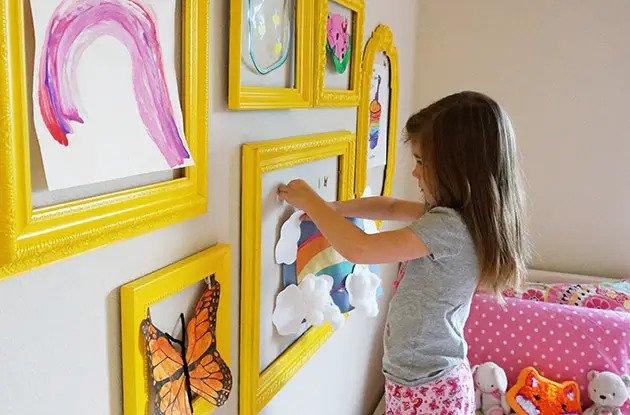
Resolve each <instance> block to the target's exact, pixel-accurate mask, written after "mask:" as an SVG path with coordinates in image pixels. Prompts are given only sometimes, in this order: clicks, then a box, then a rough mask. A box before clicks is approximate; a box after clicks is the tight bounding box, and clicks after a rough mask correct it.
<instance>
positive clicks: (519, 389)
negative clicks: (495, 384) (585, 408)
mask: <svg viewBox="0 0 630 415" xmlns="http://www.w3.org/2000/svg"><path fill="white" fill-rule="evenodd" d="M507 399H508V403H509V404H510V406H511V407H512V409H514V411H515V412H516V413H517V414H518V415H541V414H545V415H579V414H581V413H582V408H581V406H580V390H579V388H578V385H577V383H575V382H565V383H562V384H560V383H556V382H553V381H551V380H549V379H545V378H543V377H542V376H540V375H539V374H538V372H537V371H536V369H534V368H527V369H525V370H523V372H521V375H520V376H519V379H518V382H517V384H516V385H515V386H514V387H512V388H511V389H510V390H509V392H508V393H507Z"/></svg>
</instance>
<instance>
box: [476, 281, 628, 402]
mask: <svg viewBox="0 0 630 415" xmlns="http://www.w3.org/2000/svg"><path fill="white" fill-rule="evenodd" d="M506 302H507V304H506V305H504V306H501V305H500V304H498V302H497V300H496V299H495V298H494V297H492V296H489V295H487V294H476V295H475V297H474V298H473V303H472V308H471V312H470V317H469V319H468V322H467V323H466V328H465V331H464V333H465V337H466V341H467V342H468V346H469V350H468V359H469V360H470V364H471V365H477V364H481V363H484V362H489V361H493V362H495V363H497V364H498V365H499V366H501V367H502V368H503V369H505V372H506V374H507V377H508V382H509V385H510V386H512V385H514V383H515V382H516V380H517V378H518V375H519V373H520V372H521V370H523V369H524V368H526V367H528V366H533V367H534V368H536V369H537V370H538V371H539V372H540V373H541V374H542V375H543V376H545V377H547V378H548V379H552V380H555V381H558V382H562V381H567V380H575V381H576V382H577V383H578V384H579V385H580V391H581V395H582V403H583V404H584V405H590V404H591V403H590V400H589V399H588V391H587V386H588V380H587V378H586V375H587V374H588V372H589V371H590V370H593V369H595V370H600V371H610V372H613V373H617V374H624V373H628V374H630V360H629V357H630V313H619V312H614V311H607V310H594V309H588V308H583V307H567V306H566V305H560V304H548V303H540V302H533V301H527V300H521V299H516V298H507V299H506ZM623 408H624V410H623V413H624V414H626V413H627V414H630V403H626V406H624V407H623Z"/></svg>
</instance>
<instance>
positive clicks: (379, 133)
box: [367, 63, 390, 168]
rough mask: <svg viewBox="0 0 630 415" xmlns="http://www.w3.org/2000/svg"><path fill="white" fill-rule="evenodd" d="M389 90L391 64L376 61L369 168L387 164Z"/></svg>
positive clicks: (371, 105)
mask: <svg viewBox="0 0 630 415" xmlns="http://www.w3.org/2000/svg"><path fill="white" fill-rule="evenodd" d="M389 92H390V89H389V66H388V65H387V63H375V64H374V67H373V68H372V82H371V83H370V104H369V114H368V117H370V118H369V124H368V137H367V140H368V142H369V146H368V168H370V167H378V166H384V165H385V164H387V135H388V131H387V130H388V121H389Z"/></svg>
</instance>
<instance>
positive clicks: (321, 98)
mask: <svg viewBox="0 0 630 415" xmlns="http://www.w3.org/2000/svg"><path fill="white" fill-rule="evenodd" d="M314 1H315V59H314V60H315V62H314V65H315V69H314V78H315V88H314V89H315V91H314V96H315V106H316V107H356V106H357V105H358V104H359V92H360V91H359V88H360V87H361V49H362V48H363V25H364V20H365V0H314ZM329 1H331V2H334V3H337V4H339V5H341V6H343V7H345V8H347V9H350V10H352V12H353V14H354V15H355V16H356V18H355V19H354V21H353V25H352V39H351V41H352V46H351V56H350V69H349V70H350V89H347V90H346V89H329V88H326V59H327V57H326V54H327V52H326V28H327V22H328V2H329Z"/></svg>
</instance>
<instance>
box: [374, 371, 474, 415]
mask: <svg viewBox="0 0 630 415" xmlns="http://www.w3.org/2000/svg"><path fill="white" fill-rule="evenodd" d="M385 402H386V405H387V409H386V411H385V415H471V414H474V413H475V390H474V386H473V379H472V373H471V371H470V366H469V364H468V362H465V363H462V364H461V365H459V366H458V367H456V368H455V369H453V370H451V371H450V372H448V373H447V374H446V375H444V376H443V377H441V378H439V379H436V380H434V381H433V382H429V383H427V384H424V385H419V386H414V387H407V386H401V385H397V384H395V383H392V382H389V381H387V382H386V384H385Z"/></svg>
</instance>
